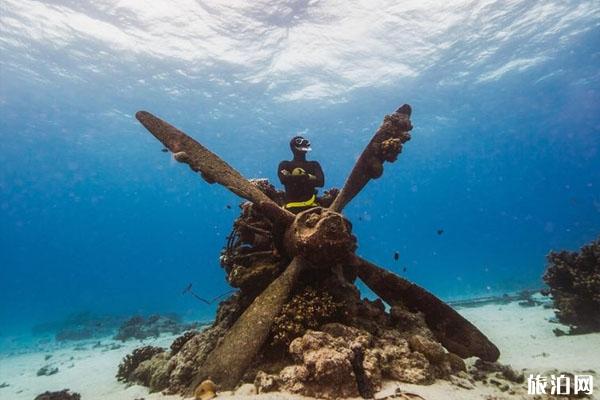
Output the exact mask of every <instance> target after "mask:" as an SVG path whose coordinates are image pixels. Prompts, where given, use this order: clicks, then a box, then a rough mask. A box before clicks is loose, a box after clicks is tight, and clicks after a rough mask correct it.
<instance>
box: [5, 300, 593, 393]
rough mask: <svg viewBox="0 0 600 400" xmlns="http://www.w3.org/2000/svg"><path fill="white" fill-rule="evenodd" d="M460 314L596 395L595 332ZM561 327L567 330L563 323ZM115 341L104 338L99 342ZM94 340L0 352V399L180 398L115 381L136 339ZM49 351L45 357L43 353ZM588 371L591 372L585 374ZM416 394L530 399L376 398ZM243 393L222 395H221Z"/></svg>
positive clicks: (527, 359) (521, 312)
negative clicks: (586, 379)
mask: <svg viewBox="0 0 600 400" xmlns="http://www.w3.org/2000/svg"><path fill="white" fill-rule="evenodd" d="M460 312H461V313H462V314H463V315H464V316H465V317H466V318H468V319H469V320H470V321H471V322H473V323H474V324H475V325H476V326H478V327H479V328H480V329H481V330H482V331H483V332H484V333H485V334H486V335H488V336H489V337H490V339H491V340H492V341H493V342H494V343H495V344H496V345H497V346H498V347H499V348H500V351H501V353H502V355H501V357H500V360H499V361H500V362H501V363H503V364H510V365H512V366H513V368H515V369H516V370H521V369H524V370H525V373H526V374H529V373H533V374H538V373H539V374H545V373H546V372H547V371H550V370H552V369H558V370H561V371H565V372H571V373H577V372H580V373H581V372H584V371H589V370H593V371H594V375H595V382H594V384H595V385H594V386H595V390H594V392H595V393H596V395H598V393H600V389H599V388H598V383H599V382H598V381H599V380H600V378H599V375H598V372H600V333H596V334H589V335H579V336H562V337H556V336H554V334H553V333H552V329H553V328H555V327H561V326H560V325H558V324H552V323H549V322H548V320H549V319H550V318H551V317H553V312H552V310H549V309H544V308H542V307H534V308H522V307H520V306H518V304H517V303H511V304H508V305H487V306H482V307H477V308H464V309H461V310H460ZM562 328H563V329H566V328H565V327H562ZM172 340H173V337H168V336H165V337H161V338H159V339H157V340H154V341H146V342H144V343H143V345H147V344H153V345H158V346H163V347H168V346H169V345H170V343H171V341H172ZM111 343H114V342H113V341H111V340H109V339H105V340H102V344H103V346H106V345H110V344H111ZM93 344H94V342H88V343H81V342H80V343H78V344H77V346H79V347H80V348H81V347H83V348H84V349H83V350H81V349H79V350H75V347H76V345H75V344H73V345H72V346H70V347H65V348H56V346H55V348H54V349H50V347H51V346H50V345H48V348H49V350H48V351H38V350H36V351H32V352H29V353H24V354H17V355H9V354H0V384H2V383H7V384H9V385H10V386H8V387H5V388H1V389H0V399H1V400H32V399H33V398H34V397H35V396H36V395H37V394H40V393H42V392H44V391H46V390H51V391H54V390H62V389H67V388H68V389H71V390H72V391H75V392H78V393H80V394H81V395H82V400H134V399H141V398H144V399H146V400H154V399H179V398H180V397H179V396H165V395H162V394H160V393H153V394H148V391H147V389H146V388H144V387H141V386H130V387H127V386H126V385H124V384H122V383H120V382H118V381H117V380H116V378H115V374H116V371H117V366H118V364H119V362H120V361H121V359H122V358H123V357H124V356H125V355H126V354H127V353H129V352H131V350H133V349H134V348H136V347H139V346H140V345H142V344H141V343H140V342H138V341H136V342H128V343H126V344H125V345H124V346H123V347H121V348H119V349H115V350H109V349H107V348H106V347H102V348H93V347H92V345H93ZM47 354H52V357H51V358H50V359H49V360H48V361H45V360H44V357H45V356H46V355H47ZM47 364H49V365H51V366H56V367H58V368H59V372H58V373H57V374H54V375H51V376H36V372H37V371H38V369H39V368H40V367H42V366H44V365H47ZM587 373H589V372H587ZM398 387H400V388H401V389H402V390H404V391H407V392H412V393H417V394H419V395H421V396H422V397H424V398H425V399H427V400H438V399H439V400H453V399H456V400H459V399H460V400H469V399H486V398H490V397H488V396H496V398H498V399H510V398H523V399H527V398H529V399H531V398H532V396H527V395H525V396H520V395H519V396H517V395H513V396H511V395H508V394H507V393H506V392H504V393H503V392H500V391H499V390H498V389H496V388H495V387H489V386H487V387H484V386H482V385H479V384H478V385H477V388H476V389H474V390H468V389H463V388H459V387H457V386H454V385H452V384H450V383H449V382H446V381H438V382H436V383H435V384H434V385H430V386H418V385H408V384H399V383H395V382H390V383H388V384H386V385H385V387H384V390H383V391H382V392H381V393H379V394H378V396H377V398H382V397H384V396H385V395H389V394H391V393H393V392H394V390H395V389H396V388H398ZM234 397H235V398H247V397H246V396H237V395H233V394H231V393H225V394H222V395H220V396H219V398H234ZM252 398H256V399H301V398H302V397H301V396H292V395H287V394H282V393H273V394H265V395H260V396H253V397H252Z"/></svg>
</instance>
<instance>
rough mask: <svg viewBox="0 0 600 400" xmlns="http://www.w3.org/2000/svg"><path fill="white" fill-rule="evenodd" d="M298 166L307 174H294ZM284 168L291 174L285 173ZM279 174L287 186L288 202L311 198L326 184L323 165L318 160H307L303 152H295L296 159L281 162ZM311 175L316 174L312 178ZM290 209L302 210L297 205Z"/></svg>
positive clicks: (286, 199)
mask: <svg viewBox="0 0 600 400" xmlns="http://www.w3.org/2000/svg"><path fill="white" fill-rule="evenodd" d="M296 168H302V169H303V170H304V171H305V172H306V174H302V175H292V174H293V171H294V169H296ZM282 170H285V171H288V172H289V174H287V175H285V174H283V173H282V172H281V171H282ZM277 175H278V176H279V180H280V181H281V183H282V184H283V186H284V187H285V202H286V204H287V203H291V202H302V201H307V200H310V199H311V198H312V196H313V195H316V193H317V190H316V188H318V187H323V185H325V176H324V175H323V170H322V169H321V165H320V164H319V163H318V162H317V161H307V160H306V156H305V154H304V153H302V152H294V159H293V160H292V161H282V162H280V163H279V167H278V169H277ZM309 175H312V176H314V178H311V177H310V176H309ZM306 208H309V207H302V209H306ZM290 211H301V208H299V207H296V208H295V209H290Z"/></svg>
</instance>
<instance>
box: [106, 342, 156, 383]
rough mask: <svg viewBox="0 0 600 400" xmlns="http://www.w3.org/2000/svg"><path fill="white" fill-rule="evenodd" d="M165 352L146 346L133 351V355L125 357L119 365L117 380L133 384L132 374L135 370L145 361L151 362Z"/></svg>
mask: <svg viewBox="0 0 600 400" xmlns="http://www.w3.org/2000/svg"><path fill="white" fill-rule="evenodd" d="M164 351H165V350H164V349H162V348H160V347H154V346H144V347H140V348H139V349H135V350H133V352H132V353H131V354H128V355H127V356H125V358H124V359H123V361H121V363H120V364H119V369H118V371H117V379H118V380H120V381H123V382H133V381H134V379H132V374H133V373H134V372H135V369H136V368H137V367H138V366H139V365H140V364H141V363H142V362H144V361H146V360H150V359H151V358H152V357H154V356H155V355H156V354H160V353H163V352H164Z"/></svg>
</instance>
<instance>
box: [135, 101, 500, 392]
mask: <svg viewBox="0 0 600 400" xmlns="http://www.w3.org/2000/svg"><path fill="white" fill-rule="evenodd" d="M410 114H411V108H410V106H408V105H404V106H402V107H400V108H399V109H398V110H397V111H396V112H394V113H393V114H391V115H387V116H386V117H385V118H384V121H383V124H382V125H381V127H380V128H379V129H378V130H377V132H376V133H375V135H374V136H373V138H372V139H371V141H370V142H369V144H368V145H367V146H366V148H365V149H364V151H363V152H362V154H361V155H360V157H359V159H358V161H357V163H356V164H355V166H354V168H353V169H352V171H351V173H350V176H349V177H348V179H347V181H346V183H345V185H344V187H343V189H342V190H341V191H337V190H331V191H329V192H326V193H325V195H324V196H323V197H322V198H320V199H318V202H319V205H320V206H319V207H314V208H310V209H308V210H306V211H303V212H300V213H298V214H297V215H295V214H292V213H291V212H289V211H287V210H285V209H284V208H282V207H281V205H282V204H283V193H281V192H280V191H277V190H276V189H275V188H274V187H273V185H271V184H270V183H269V182H268V181H267V180H266V179H261V180H246V179H245V178H244V177H243V176H242V175H241V174H240V173H239V172H237V171H236V170H235V169H233V168H232V167H231V166H230V165H229V164H227V163H225V162H224V161H223V160H222V159H220V158H219V157H218V156H217V155H216V154H214V153H212V152H210V151H209V150H208V149H207V148H205V147H204V146H202V145H201V144H200V143H198V142H197V141H195V140H194V139H192V138H191V137H189V136H188V135H186V134H185V133H183V132H181V131H179V130H178V129H176V128H175V127H173V126H171V125H169V124H168V123H166V122H165V121H162V120H160V119H159V118H156V117H155V116H153V115H152V114H150V113H148V112H145V111H140V112H138V113H137V114H136V118H137V119H138V120H139V121H140V122H141V123H142V124H143V125H144V126H145V127H146V128H147V129H148V130H149V131H150V132H151V133H152V134H153V135H154V136H155V137H156V138H157V139H158V140H159V141H161V142H162V143H163V144H164V145H165V146H166V147H167V148H169V150H171V151H172V152H173V153H174V154H175V155H176V159H177V160H178V161H180V162H182V163H186V164H188V165H189V167H190V168H191V169H192V170H193V171H195V172H199V173H200V174H201V176H202V178H203V179H205V180H206V181H208V182H209V183H219V184H220V185H222V186H224V187H225V188H227V189H229V190H230V191H232V192H233V193H235V194H237V195H238V196H240V197H242V198H244V199H246V200H248V202H246V203H244V204H243V205H242V206H241V215H240V217H239V218H238V219H236V220H235V222H234V226H233V230H232V232H231V234H230V235H229V236H228V238H227V243H226V245H225V248H224V249H223V251H222V253H221V257H220V261H221V266H222V267H223V268H224V270H225V272H226V274H227V281H228V282H229V284H230V285H231V286H233V287H234V288H239V291H238V292H236V293H234V294H233V295H232V296H231V297H230V298H229V299H228V300H226V301H223V302H221V303H220V304H219V309H218V311H217V318H216V320H215V322H214V324H213V325H212V326H211V327H209V328H207V329H206V330H204V331H203V332H201V333H200V334H198V335H195V336H193V337H192V338H190V339H189V340H188V341H187V342H186V343H185V344H184V345H183V346H182V347H181V349H180V350H179V351H178V352H177V353H176V354H175V355H172V356H168V355H164V354H160V355H156V356H154V357H153V358H152V359H151V360H150V361H151V362H144V363H142V364H140V366H139V367H138V369H139V368H141V369H142V370H143V371H142V372H143V374H144V376H152V379H151V380H150V382H149V383H145V384H146V385H149V386H150V388H151V390H165V392H166V393H183V394H186V395H194V391H195V389H196V388H197V387H198V385H199V384H200V383H201V382H203V381H204V380H206V379H208V378H210V379H211V380H213V381H214V382H216V383H217V384H218V385H219V387H220V388H221V389H233V388H234V387H236V386H237V385H238V384H240V383H244V382H248V383H249V382H254V383H255V384H257V383H258V385H257V386H258V391H259V392H260V391H267V390H269V388H274V387H278V388H279V389H283V390H288V391H291V392H294V393H301V394H304V395H316V394H318V395H319V396H323V397H330V398H334V397H341V396H343V395H345V394H348V395H350V394H352V395H356V396H358V395H363V396H369V395H370V394H371V393H372V392H373V391H374V390H376V388H378V387H379V385H380V384H381V381H382V379H384V378H385V379H395V380H401V381H405V382H412V383H415V382H418V383H431V382H433V380H435V379H436V378H443V377H447V376H449V374H450V373H451V372H452V371H455V370H456V371H463V370H464V369H465V366H464V363H463V362H461V361H462V359H461V358H460V357H459V356H461V357H470V356H478V357H481V358H483V359H486V360H490V361H495V360H496V359H497V358H498V356H499V351H498V349H497V348H496V347H495V346H494V345H493V344H492V343H491V342H490V341H489V340H488V339H487V338H486V337H485V336H484V335H483V334H482V333H481V332H480V331H478V330H477V328H475V327H474V326H473V325H472V324H470V323H469V322H468V321H466V320H465V319H464V318H463V317H462V316H460V315H459V314H458V313H456V311H454V310H453V309H452V308H451V307H450V306H448V305H447V304H445V303H443V302H442V301H441V300H439V299H438V298H437V297H435V296H433V295H432V294H431V293H429V292H427V291H426V290H425V289H423V288H420V287H418V286H417V285H414V284H413V283H411V282H408V281H406V280H404V279H403V278H401V277H399V276H398V275H395V274H392V273H389V272H387V271H386V270H384V269H383V268H380V267H377V266H375V265H374V264H371V263H369V262H368V261H366V260H364V259H362V258H360V257H358V256H357V255H356V254H354V252H355V250H356V237H355V236H354V235H353V234H352V224H351V223H350V221H348V220H347V219H346V218H345V217H344V216H343V215H342V214H341V212H342V210H343V209H344V207H345V206H346V205H347V204H348V203H349V202H350V201H351V200H352V199H353V198H354V197H355V196H356V195H357V194H358V193H359V192H360V191H361V190H362V188H363V187H364V186H365V185H366V184H367V183H368V182H369V181H370V180H372V179H377V178H379V177H380V176H381V175H382V173H383V164H384V162H393V161H395V160H396V158H397V156H398V154H399V153H400V151H401V150H402V145H403V144H404V143H405V142H406V141H408V140H409V139H410V134H409V131H410V130H411V129H412V125H411V122H410ZM324 207H327V208H324ZM357 277H359V278H360V279H361V280H362V281H363V282H364V283H365V284H367V286H369V287H370V288H371V289H373V290H374V292H375V293H376V294H377V295H378V296H380V297H381V299H377V300H376V301H369V300H366V299H362V300H361V298H360V292H359V291H358V288H357V287H356V285H355V284H354V282H355V280H356V278H357ZM306 287H312V288H314V290H315V291H316V292H317V293H318V294H319V296H325V294H328V295H330V296H331V302H329V300H328V303H330V305H333V304H336V305H337V306H336V307H339V311H338V310H336V312H335V314H337V315H336V316H335V317H334V318H333V317H332V318H333V320H334V322H329V323H326V322H327V321H326V320H327V319H328V318H329V316H328V315H329V314H330V311H331V310H329V306H328V310H329V311H327V312H315V313H314V314H313V315H317V316H323V317H324V316H326V315H327V316H328V317H326V318H325V317H324V320H323V321H317V322H316V323H314V324H313V325H314V326H315V328H314V329H308V330H307V328H309V327H308V326H307V325H308V319H306V318H305V319H304V321H302V320H303V317H302V316H298V318H299V319H300V320H301V321H300V322H301V323H300V324H299V326H297V327H294V328H293V329H289V328H284V329H281V328H280V327H277V326H276V324H277V323H278V321H279V323H280V324H282V323H283V324H282V325H284V326H285V325H286V321H287V322H289V321H290V318H289V317H291V316H293V317H294V318H296V317H297V315H292V314H294V313H295V312H292V311H291V310H294V309H295V308H296V307H295V306H294V304H293V303H290V299H300V300H297V302H298V303H302V302H303V301H304V302H306V301H307V300H308V297H307V296H306V294H305V295H304V296H303V295H302V290H303V289H304V288H306ZM190 289H191V287H190ZM298 295H299V297H297V296H298ZM382 300H383V301H382ZM292 301H293V300H292ZM384 301H385V302H386V303H387V304H388V305H389V306H390V307H391V308H390V311H389V312H387V311H386V306H385V304H384V303H383V302H384ZM286 310H287V311H289V312H286ZM313 311H315V310H313ZM307 315H308V314H307ZM323 323H325V324H324V325H323ZM318 325H321V326H318ZM300 334H301V335H302V336H299V337H296V338H295V339H294V338H293V336H296V335H300ZM415 335H417V336H415ZM276 337H277V338H278V339H275V338H276ZM291 339H293V340H291ZM277 340H281V341H282V342H280V344H281V343H287V342H288V341H289V340H291V343H290V344H289V346H288V347H287V351H278V352H275V351H269V349H273V348H274V345H275V346H277V344H278V343H277ZM438 341H439V342H441V344H440V343H439V342H438ZM442 345H443V346H442ZM411 346H412V347H411ZM444 347H446V349H448V350H449V351H447V350H446V349H444ZM452 352H454V353H456V354H452ZM150 364H151V365H150ZM147 367H148V368H147ZM136 373H137V372H136ZM263 384H264V386H263Z"/></svg>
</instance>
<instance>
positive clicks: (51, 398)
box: [34, 389, 81, 400]
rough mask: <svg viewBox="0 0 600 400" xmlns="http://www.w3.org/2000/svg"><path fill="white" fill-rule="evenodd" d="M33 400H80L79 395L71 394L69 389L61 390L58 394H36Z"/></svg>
mask: <svg viewBox="0 0 600 400" xmlns="http://www.w3.org/2000/svg"><path fill="white" fill-rule="evenodd" d="M34 400H81V395H80V394H79V393H74V392H71V391H70V390H69V389H63V390H61V391H58V392H50V391H48V392H44V393H42V394H38V395H37V396H35V399H34Z"/></svg>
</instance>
